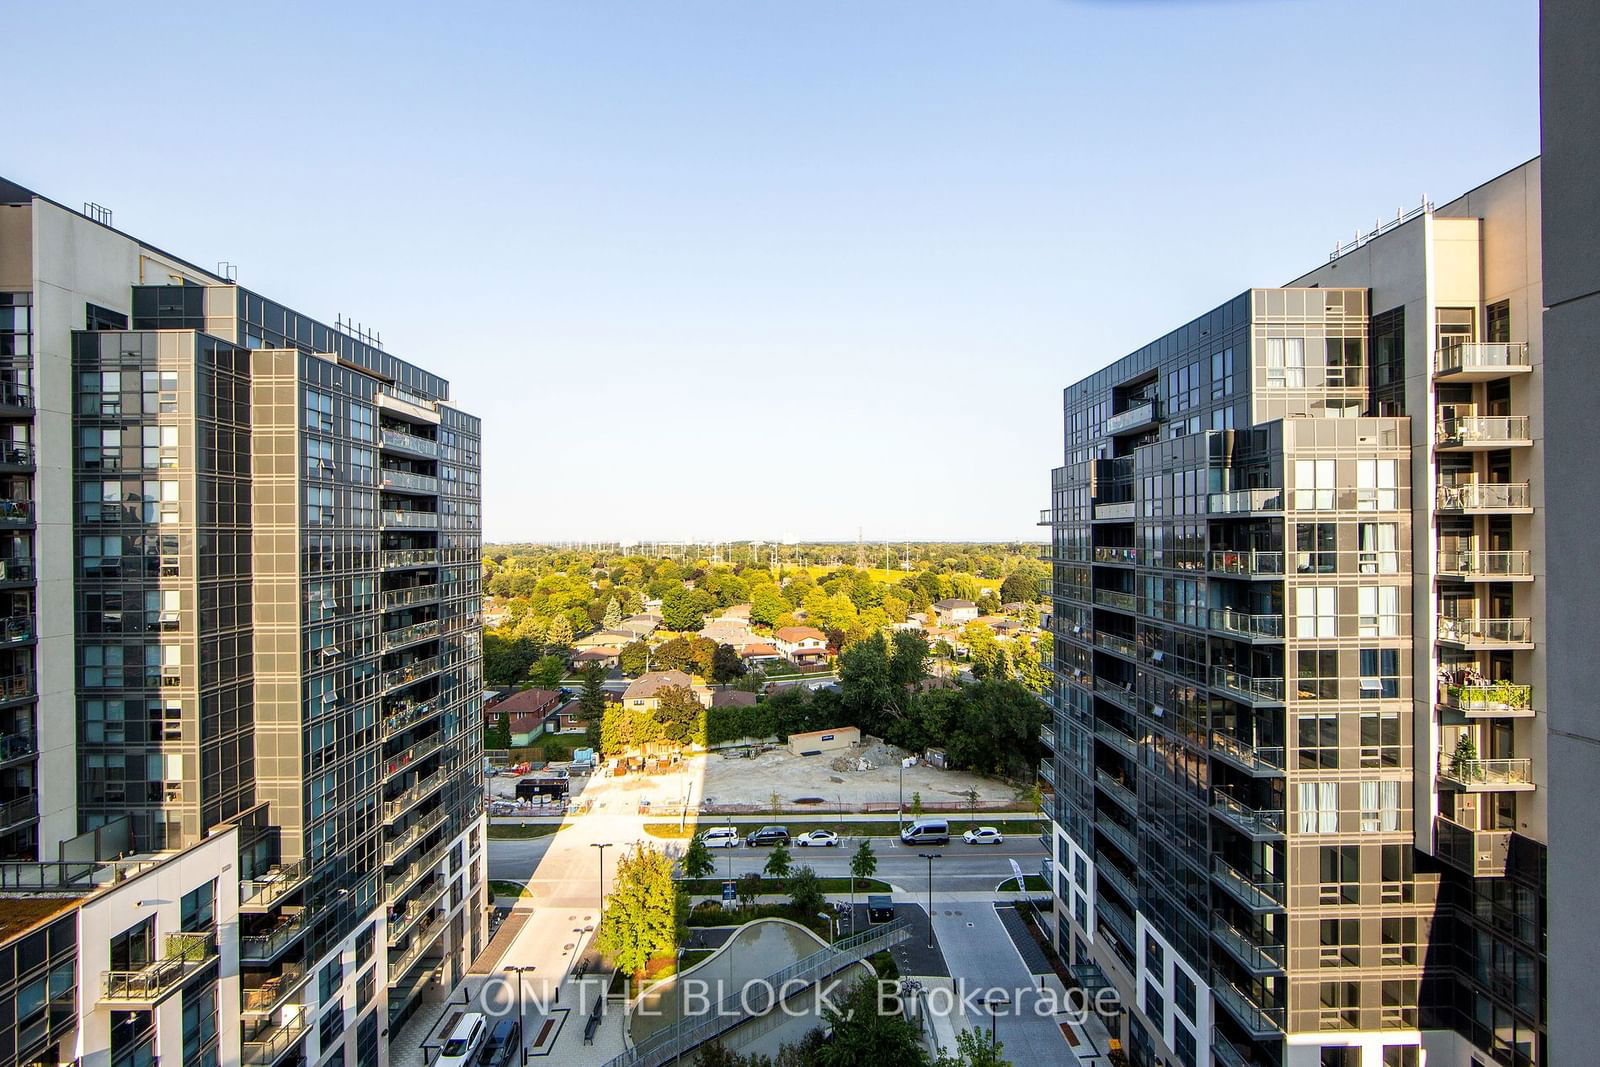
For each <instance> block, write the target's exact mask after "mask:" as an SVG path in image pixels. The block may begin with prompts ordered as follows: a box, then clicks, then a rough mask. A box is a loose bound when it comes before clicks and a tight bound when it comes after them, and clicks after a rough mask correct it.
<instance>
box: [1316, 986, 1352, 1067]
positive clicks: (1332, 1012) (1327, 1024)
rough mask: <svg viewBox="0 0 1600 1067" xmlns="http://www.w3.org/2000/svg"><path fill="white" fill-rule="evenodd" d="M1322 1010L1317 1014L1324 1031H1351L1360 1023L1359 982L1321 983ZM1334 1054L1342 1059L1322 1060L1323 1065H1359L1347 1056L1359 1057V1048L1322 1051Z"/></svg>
mask: <svg viewBox="0 0 1600 1067" xmlns="http://www.w3.org/2000/svg"><path fill="white" fill-rule="evenodd" d="M1321 999H1322V1010H1321V1011H1320V1012H1319V1013H1318V1016H1319V1018H1318V1022H1319V1024H1320V1025H1321V1027H1322V1029H1324V1030H1345V1029H1353V1028H1354V1027H1356V1026H1357V1025H1358V1024H1359V1023H1360V1021H1361V983H1360V982H1323V983H1322V998H1321ZM1330 1051H1332V1052H1335V1053H1337V1054H1341V1055H1343V1056H1344V1057H1345V1058H1344V1059H1334V1060H1328V1059H1327V1058H1326V1057H1324V1059H1323V1063H1324V1064H1331V1065H1332V1067H1344V1065H1345V1064H1349V1063H1359V1062H1360V1060H1359V1059H1357V1060H1351V1059H1350V1058H1349V1055H1350V1053H1351V1052H1354V1053H1355V1055H1356V1056H1358V1057H1359V1056H1360V1055H1361V1049H1360V1048H1353V1049H1323V1052H1324V1054H1326V1053H1327V1052H1330Z"/></svg>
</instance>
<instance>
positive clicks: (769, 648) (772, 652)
mask: <svg viewBox="0 0 1600 1067" xmlns="http://www.w3.org/2000/svg"><path fill="white" fill-rule="evenodd" d="M739 658H740V659H742V660H744V661H745V662H746V663H748V664H755V663H766V662H768V661H771V660H779V659H782V658H783V653H781V652H779V651H778V649H777V646H775V645H773V644H771V643H770V642H767V641H754V642H752V643H750V644H748V645H745V646H744V647H743V648H741V649H739Z"/></svg>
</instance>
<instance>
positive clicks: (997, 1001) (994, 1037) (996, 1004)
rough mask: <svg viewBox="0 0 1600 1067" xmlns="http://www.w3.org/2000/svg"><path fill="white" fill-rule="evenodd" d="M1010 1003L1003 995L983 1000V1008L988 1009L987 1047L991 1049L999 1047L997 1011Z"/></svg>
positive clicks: (998, 1015) (998, 1013) (987, 997)
mask: <svg viewBox="0 0 1600 1067" xmlns="http://www.w3.org/2000/svg"><path fill="white" fill-rule="evenodd" d="M1010 1003H1011V1000H1010V999H1009V998H1008V997H1007V996H1006V995H1005V994H1004V993H1000V994H998V995H997V996H986V997H984V998H983V1006H984V1007H985V1008H988V1009H989V1047H990V1048H991V1049H997V1048H999V1047H1000V1026H999V1022H998V1020H999V1018H1000V1012H999V1011H998V1009H1000V1008H1003V1007H1005V1006H1006V1005H1007V1004H1010Z"/></svg>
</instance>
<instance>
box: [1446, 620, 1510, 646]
mask: <svg viewBox="0 0 1600 1067" xmlns="http://www.w3.org/2000/svg"><path fill="white" fill-rule="evenodd" d="M1439 640H1441V641H1448V642H1450V643H1452V644H1463V645H1525V644H1529V643H1530V642H1532V640H1533V622H1532V620H1531V619H1482V618H1477V617H1468V618H1464V619H1457V618H1451V617H1450V616H1448V615H1445V616H1440V618H1439Z"/></svg>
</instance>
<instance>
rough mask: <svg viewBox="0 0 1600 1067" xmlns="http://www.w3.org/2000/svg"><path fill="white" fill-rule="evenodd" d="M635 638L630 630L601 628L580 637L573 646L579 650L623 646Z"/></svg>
mask: <svg viewBox="0 0 1600 1067" xmlns="http://www.w3.org/2000/svg"><path fill="white" fill-rule="evenodd" d="M633 639H634V638H633V633H632V631H630V630H622V629H617V630H599V631H597V632H595V633H592V634H588V635H587V636H584V637H580V638H578V639H577V640H576V641H574V642H572V648H573V650H574V651H577V652H587V651H588V650H589V649H591V648H621V647H622V646H623V645H625V644H627V643H628V642H630V641H632V640H633Z"/></svg>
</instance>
